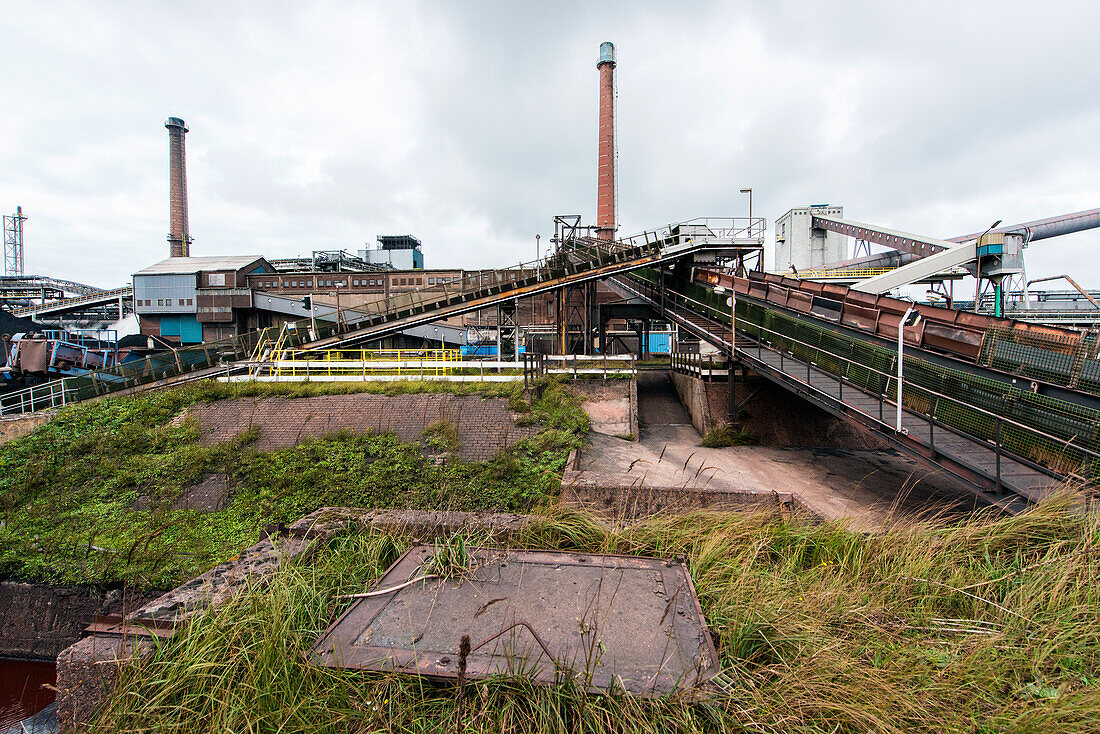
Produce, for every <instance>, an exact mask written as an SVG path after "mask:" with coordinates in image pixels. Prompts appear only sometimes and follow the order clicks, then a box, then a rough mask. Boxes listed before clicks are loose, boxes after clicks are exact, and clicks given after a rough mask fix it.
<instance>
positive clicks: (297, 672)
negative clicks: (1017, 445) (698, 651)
mask: <svg viewBox="0 0 1100 734" xmlns="http://www.w3.org/2000/svg"><path fill="white" fill-rule="evenodd" d="M1098 541H1100V513H1098V512H1097V511H1096V510H1095V509H1092V510H1088V509H1086V510H1085V511H1082V510H1081V506H1080V504H1079V498H1077V497H1074V496H1071V495H1068V494H1067V495H1063V496H1060V497H1056V498H1055V499H1053V500H1052V501H1050V502H1048V503H1046V504H1044V505H1041V506H1039V507H1037V508H1036V509H1034V510H1032V511H1030V512H1028V513H1025V514H1024V515H1021V516H1018V517H1014V518H1008V519H994V518H992V517H989V516H977V517H975V518H974V519H973V520H971V521H969V522H965V523H963V524H961V525H957V526H952V527H943V526H942V525H937V524H935V523H933V522H931V521H929V522H926V523H922V524H916V525H900V524H899V525H898V526H896V527H893V528H890V529H888V530H886V531H885V532H882V533H880V534H876V535H863V534H860V533H856V532H853V531H850V530H848V529H846V528H845V527H844V526H843V525H842V524H825V525H811V524H804V523H802V522H800V521H799V520H797V519H777V518H775V517H774V516H773V515H765V514H760V515H755V514H739V515H733V514H717V513H695V514H688V515H682V516H675V517H667V518H659V519H654V520H651V521H647V522H645V523H642V524H638V525H633V526H630V527H624V528H616V529H611V528H608V527H607V526H604V525H601V524H599V523H597V522H595V521H593V520H592V519H591V518H589V517H587V516H586V515H583V514H580V513H575V512H559V513H556V514H550V515H547V516H546V517H545V518H544V519H542V520H541V521H539V522H536V523H534V524H532V525H531V526H529V527H528V528H527V530H526V531H524V533H523V534H521V536H520V537H519V538H517V539H515V541H514V543H513V544H514V545H516V546H518V547H553V548H562V549H574V550H578V551H584V552H589V553H590V552H598V551H608V552H616V553H626V554H646V555H656V556H675V555H682V556H684V557H685V558H686V559H687V562H688V564H689V568H690V571H691V574H692V578H693V579H694V582H695V584H696V589H697V592H698V595H699V599H700V603H701V605H702V608H703V612H704V614H705V615H706V617H707V620H708V623H709V625H710V627H711V630H712V631H713V633H714V634H715V636H716V641H717V646H718V649H719V652H720V657H721V661H722V670H721V673H720V674H719V676H718V677H717V678H716V679H715V680H714V681H712V683H711V684H710V686H709V688H710V695H709V697H707V698H706V699H705V700H699V699H698V698H688V697H669V698H666V699H662V700H658V701H646V700H637V699H632V698H628V697H623V696H600V695H591V694H585V693H584V692H582V691H580V690H577V689H576V688H573V687H570V686H567V685H566V686H558V687H550V688H543V687H538V686H533V685H531V684H530V683H529V682H526V681H523V680H505V679H497V680H491V681H471V682H469V683H468V684H467V687H466V692H465V705H464V707H463V709H462V712H461V717H460V718H459V719H457V722H458V723H457V724H456V717H458V714H459V712H458V711H457V709H456V707H457V697H456V690H455V686H454V685H453V684H438V683H431V682H429V681H426V680H422V679H417V678H413V677H407V676H397V675H386V674H365V673H357V672H353V671H332V670H325V669H321V668H316V667H314V666H312V665H311V664H309V663H308V662H307V660H306V659H305V657H304V653H305V652H306V651H307V650H308V649H309V647H310V645H311V644H312V643H313V642H314V641H315V640H316V638H317V636H318V635H319V633H320V632H321V630H322V629H323V628H324V627H325V626H327V624H328V623H329V622H330V620H331V619H333V618H334V617H335V616H336V615H337V614H338V613H339V612H340V611H341V610H342V608H343V605H342V603H340V602H339V601H338V600H336V599H335V597H336V595H338V594H340V593H345V592H348V591H357V590H360V589H361V588H363V586H364V585H365V584H366V583H368V582H369V581H370V580H371V579H372V578H375V577H377V576H378V575H379V574H380V573H381V572H382V569H383V568H384V567H385V566H386V564H387V563H388V562H389V561H390V560H392V559H393V558H394V557H396V554H397V553H398V552H399V551H400V550H401V549H403V548H404V547H405V546H406V543H407V542H408V541H407V540H406V539H403V538H386V537H384V536H380V535H377V534H370V535H354V536H349V537H346V538H343V539H341V540H339V541H337V542H336V543H335V544H334V545H333V546H332V547H331V548H330V549H328V550H326V551H324V552H323V553H321V554H320V555H318V556H317V557H315V561H314V563H313V564H312V565H310V566H301V567H297V568H291V569H288V570H286V571H284V572H283V573H282V574H281V575H280V576H278V577H277V579H276V581H275V582H274V583H273V584H272V585H271V586H270V587H268V588H265V589H255V590H253V591H252V592H250V593H249V594H247V595H246V596H245V597H244V598H242V599H241V600H240V601H239V602H238V603H236V604H235V605H233V606H232V607H229V608H226V609H222V610H218V611H215V612H212V613H210V614H209V615H207V616H206V617H203V618H202V619H200V620H198V621H196V622H195V623H194V624H192V625H190V626H189V627H188V628H186V629H185V630H183V631H182V632H181V633H180V635H179V636H178V637H177V638H175V639H173V640H171V641H170V642H168V643H165V644H164V646H163V647H162V649H161V650H160V651H159V652H158V653H157V654H156V655H155V656H153V657H152V658H151V659H149V660H148V661H145V662H143V663H141V664H140V665H138V666H136V667H135V668H134V669H132V670H130V671H128V672H127V673H126V675H125V676H124V677H123V679H122V681H121V682H120V684H119V686H118V689H117V691H116V692H115V694H114V695H113V697H112V698H111V699H110V701H109V706H108V708H107V710H106V711H105V713H104V714H103V716H102V717H101V720H100V722H99V730H100V731H166V732H184V731H186V732H197V731H203V732H205V731H254V732H267V731H271V732H275V731H280V732H282V731H285V732H307V731H308V732H314V731H318V732H353V731H355V732H359V731H385V732H453V731H464V732H484V733H486V734H489V733H493V734H496V733H504V732H508V733H511V732H555V733H557V732H561V733H563V734H564V733H567V732H568V733H573V732H599V733H602V732H608V733H610V732H624V731H627V732H727V731H728V732H735V731H753V732H855V731H873V732H902V731H906V732H908V731H920V732H944V731H949V732H994V731H1034V732H1049V731H1059V732H1076V731H1079V732H1086V731H1096V722H1097V721H1100V587H1098V585H1097V584H1096V582H1095V580H1096V578H1097V572H1098V571H1100V558H1098V557H1097V556H1098V550H1097V549H1098V548H1100V544H1098ZM638 633H639V634H645V631H644V630H639V631H638Z"/></svg>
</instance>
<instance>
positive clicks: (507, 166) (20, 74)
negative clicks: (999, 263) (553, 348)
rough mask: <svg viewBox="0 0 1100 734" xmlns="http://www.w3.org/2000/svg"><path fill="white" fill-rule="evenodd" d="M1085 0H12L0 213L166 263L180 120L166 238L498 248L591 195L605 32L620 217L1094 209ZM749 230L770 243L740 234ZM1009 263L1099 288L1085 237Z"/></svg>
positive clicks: (474, 256)
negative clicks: (172, 131)
mask: <svg viewBox="0 0 1100 734" xmlns="http://www.w3.org/2000/svg"><path fill="white" fill-rule="evenodd" d="M1098 27H1100V3H1095V2H1085V1H1082V2H1058V1H1057V0H1052V1H1048V2H1043V3H1036V2H1026V3H1025V2H1009V1H1005V0H1001V1H1000V2H988V3H987V2H969V1H967V2H958V1H957V0H956V1H955V2H950V3H938V2H920V3H913V2H889V1H883V0H878V1H868V2H809V1H806V2H777V1H772V2H758V3H756V2H740V3H734V2H726V3H687V2H676V3H673V2H667V3H645V2H623V3H617V2H611V1H610V0H608V1H607V2H602V3H593V2H580V3H570V2H555V3H545V4H538V5H536V4H534V3H525V2H515V1H513V2H495V3H474V2H458V1H452V2H408V1H405V2H400V3H397V2H392V3H384V4H383V3H366V2H355V3H352V2H347V3H319V2H306V1H304V0H299V1H298V2H286V3H281V2H273V1H271V0H268V1H267V2H256V3H247V2H232V3H229V2H209V3H203V2H186V3H179V2H172V3H167V2H163V3H162V2H151V1H150V2H72V3H64V2H49V1H44V2H11V3H5V8H4V12H3V13H2V14H0V32H2V36H0V37H2V38H3V42H2V43H0V68H2V69H3V70H4V73H3V75H0V90H2V98H3V100H4V104H3V114H0V209H2V210H3V211H4V212H5V213H8V212H10V211H13V210H14V209H15V206H16V205H17V204H22V206H23V208H24V212H25V213H26V214H27V215H28V216H29V217H30V219H29V221H28V222H27V224H26V253H27V254H26V260H27V269H28V271H30V272H37V273H46V274H51V275H56V276H61V277H66V278H72V279H75V280H80V281H85V282H90V283H94V284H97V285H101V286H104V287H107V286H115V285H119V284H123V283H125V282H126V281H127V280H128V278H129V274H130V273H132V272H133V271H134V270H136V269H138V268H140V267H143V266H145V265H147V264H149V263H151V262H154V261H157V260H160V259H162V258H163V257H165V256H166V255H167V244H166V242H165V235H166V233H167V229H168V176H167V174H168V145H167V132H166V131H165V129H164V127H163V123H164V120H165V119H166V118H167V117H168V116H170V115H174V116H179V117H182V118H184V119H185V120H186V121H187V123H188V126H189V128H190V130H191V132H190V134H189V135H188V138H187V152H188V161H187V164H188V179H189V180H188V187H189V197H190V205H191V216H190V223H191V233H192V235H193V236H194V238H195V243H194V245H193V248H192V253H193V254H196V255H214V254H252V253H257V254H264V255H267V256H269V257H287V256H291V255H296V254H300V253H308V252H309V251H310V250H314V249H338V248H345V249H349V250H355V249H358V248H360V247H362V246H363V244H364V243H366V242H373V241H374V238H375V236H376V235H378V234H383V233H413V234H415V235H417V236H419V237H420V238H421V239H422V240H423V241H424V245H425V258H426V261H427V264H428V265H429V266H470V267H473V266H488V265H505V264H509V263H516V262H518V261H520V260H528V259H531V258H532V257H533V256H534V254H535V247H534V237H535V234H541V235H542V237H543V241H544V242H545V240H546V239H547V238H548V236H549V235H550V233H551V232H552V218H553V216H554V215H555V214H563V213H581V214H583V215H584V216H585V218H586V219H588V220H591V219H592V218H593V216H594V213H595V189H596V112H597V110H596V105H597V71H596V68H595V62H596V57H597V51H598V47H599V44H600V42H601V41H604V40H611V41H614V42H615V44H616V47H617V53H618V60H619V66H618V69H617V74H618V131H619V140H618V148H619V187H620V188H619V208H620V216H619V218H620V222H621V225H622V232H624V233H632V232H635V231H640V230H643V229H646V228H649V227H653V226H658V225H661V224H664V223H668V222H672V221H679V220H682V219H687V218H691V217H697V216H730V215H744V214H746V213H747V201H746V197H745V196H743V195H741V194H739V193H738V190H739V189H740V188H742V187H749V186H751V187H752V188H753V189H754V191H755V194H754V202H753V206H754V213H755V214H757V215H762V216H765V217H767V218H768V220H769V223H770V222H772V221H773V220H774V219H775V218H776V217H778V216H780V215H781V214H783V212H785V211H786V210H787V209H789V208H791V207H792V206H800V205H805V204H809V203H825V202H829V203H833V204H842V205H843V206H844V207H845V213H846V215H847V216H848V217H850V218H852V219H857V220H862V221H868V222H875V223H878V224H882V225H885V226H889V227H893V228H896V229H902V230H907V231H912V232H919V233H923V234H929V235H935V236H943V237H948V236H953V235H957V234H964V233H967V232H972V231H975V230H981V229H983V228H985V227H986V226H987V225H988V224H989V223H990V222H992V221H993V220H995V219H1004V220H1005V222H1006V223H1008V222H1019V221H1024V220H1028V219H1034V218H1038V217H1043V216H1049V215H1053V214H1058V213H1064V212H1070V211H1076V210H1080V209H1086V208H1092V207H1096V206H1100V175H1098V172H1100V145H1097V141H1098V140H1100V94H1097V91H1098V90H1100V64H1097V63H1096V29H1097V28H1098ZM770 237H771V233H770V232H769V239H770ZM1027 262H1028V270H1029V275H1030V276H1031V277H1040V276H1043V275H1055V274H1060V273H1063V272H1067V271H1068V272H1072V273H1074V274H1075V275H1077V276H1079V277H1080V279H1081V280H1083V281H1085V282H1086V283H1088V284H1090V285H1092V286H1093V287H1100V232H1094V233H1082V234H1077V235H1073V236H1069V237H1064V238H1061V239H1057V240H1049V241H1045V242H1040V243H1036V244H1035V245H1034V246H1033V247H1032V248H1031V249H1030V250H1029V251H1028V260H1027Z"/></svg>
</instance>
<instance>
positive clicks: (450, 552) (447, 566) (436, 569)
mask: <svg viewBox="0 0 1100 734" xmlns="http://www.w3.org/2000/svg"><path fill="white" fill-rule="evenodd" d="M468 570H470V552H469V549H468V548H467V547H466V536H465V535H463V534H462V533H455V534H454V535H452V536H451V537H449V538H441V539H440V540H437V541H436V544H435V553H433V554H432V557H431V558H429V559H428V562H427V563H425V564H424V567H423V568H422V571H423V572H424V573H426V574H434V575H436V576H442V577H443V578H445V579H449V578H455V577H456V576H462V575H463V574H464V573H466V572H467V571H468Z"/></svg>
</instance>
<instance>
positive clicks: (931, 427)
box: [928, 395, 936, 455]
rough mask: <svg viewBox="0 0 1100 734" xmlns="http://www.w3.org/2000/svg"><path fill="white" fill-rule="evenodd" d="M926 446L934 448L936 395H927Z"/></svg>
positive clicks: (933, 450) (933, 449)
mask: <svg viewBox="0 0 1100 734" xmlns="http://www.w3.org/2000/svg"><path fill="white" fill-rule="evenodd" d="M928 447H929V448H930V449H932V452H933V455H934V454H935V450H936V396H935V395H929V396H928Z"/></svg>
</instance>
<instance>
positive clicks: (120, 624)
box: [84, 614, 176, 639]
mask: <svg viewBox="0 0 1100 734" xmlns="http://www.w3.org/2000/svg"><path fill="white" fill-rule="evenodd" d="M84 631H85V632H86V633H89V634H96V635H120V636H122V637H160V638H161V639H167V638H169V637H171V636H172V635H174V634H175V633H176V625H175V623H174V622H172V621H170V620H164V619H137V618H125V617H120V616H118V615H115V614H109V615H96V616H95V617H94V618H93V620H92V623H91V624H90V625H88V626H87V627H85V628H84Z"/></svg>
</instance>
